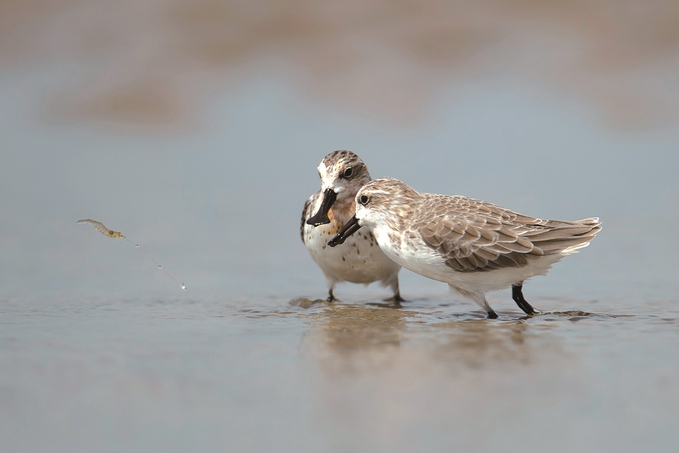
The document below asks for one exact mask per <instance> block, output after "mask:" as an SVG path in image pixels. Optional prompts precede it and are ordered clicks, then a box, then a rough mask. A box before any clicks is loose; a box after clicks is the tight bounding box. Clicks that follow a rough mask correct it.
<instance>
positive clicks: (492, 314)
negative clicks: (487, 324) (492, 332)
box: [488, 310, 497, 319]
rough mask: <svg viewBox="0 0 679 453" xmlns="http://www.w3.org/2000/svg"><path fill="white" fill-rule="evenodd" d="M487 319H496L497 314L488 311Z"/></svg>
mask: <svg viewBox="0 0 679 453" xmlns="http://www.w3.org/2000/svg"><path fill="white" fill-rule="evenodd" d="M488 319H497V313H495V312H494V311H493V310H491V311H489V312H488Z"/></svg>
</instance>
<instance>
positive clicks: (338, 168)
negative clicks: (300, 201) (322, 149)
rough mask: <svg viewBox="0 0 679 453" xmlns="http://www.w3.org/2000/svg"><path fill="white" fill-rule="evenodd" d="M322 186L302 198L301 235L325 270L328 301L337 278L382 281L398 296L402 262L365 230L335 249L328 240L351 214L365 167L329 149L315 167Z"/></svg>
mask: <svg viewBox="0 0 679 453" xmlns="http://www.w3.org/2000/svg"><path fill="white" fill-rule="evenodd" d="M318 173H319V176H320V178H321V190H319V191H318V192H316V193H315V194H313V195H312V196H311V197H309V199H308V200H307V201H306V203H304V209H303V210H302V220H301V223H300V235H301V236H302V242H304V245H306V247H307V249H308V250H309V254H310V255H311V258H312V259H313V260H314V261H315V262H316V264H318V266H319V267H320V268H321V270H322V271H323V274H324V275H325V278H326V282H327V285H328V300H329V301H333V300H335V296H334V288H335V285H336V284H337V283H339V282H351V283H363V284H369V283H372V282H380V283H381V284H382V285H383V286H389V287H390V288H391V289H392V290H393V294H394V300H395V301H396V302H399V301H401V300H402V299H401V296H400V293H399V288H398V272H399V271H400V269H401V266H399V265H398V264H396V263H395V262H393V261H392V260H390V259H389V258H387V256H386V255H385V254H384V253H383V252H382V251H381V250H380V248H379V246H378V245H377V242H376V241H375V238H374V237H373V235H372V234H371V233H370V232H368V231H363V232H362V234H360V235H356V236H354V237H353V238H351V239H352V240H351V241H347V246H346V247H343V248H342V250H340V249H333V248H331V247H328V246H327V243H328V241H329V240H330V239H331V238H332V237H333V236H334V235H335V234H337V232H338V231H339V230H340V229H341V228H342V225H344V224H345V223H346V222H347V221H348V220H349V219H351V217H352V216H353V215H354V213H355V203H354V197H355V195H356V192H358V190H359V189H360V188H361V187H362V186H363V185H364V184H365V183H367V182H369V181H370V180H371V178H370V174H369V173H368V168H367V167H366V165H365V163H364V162H363V161H362V160H361V158H359V157H358V156H357V155H356V154H354V153H352V152H351V151H333V152H331V153H330V154H328V155H327V156H325V158H324V159H323V160H322V161H321V163H320V165H319V166H318Z"/></svg>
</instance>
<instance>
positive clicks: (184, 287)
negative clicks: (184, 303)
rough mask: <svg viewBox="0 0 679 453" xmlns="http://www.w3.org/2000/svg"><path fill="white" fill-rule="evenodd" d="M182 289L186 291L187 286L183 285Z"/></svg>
mask: <svg viewBox="0 0 679 453" xmlns="http://www.w3.org/2000/svg"><path fill="white" fill-rule="evenodd" d="M182 289H183V290H184V291H186V285H185V284H183V283H182Z"/></svg>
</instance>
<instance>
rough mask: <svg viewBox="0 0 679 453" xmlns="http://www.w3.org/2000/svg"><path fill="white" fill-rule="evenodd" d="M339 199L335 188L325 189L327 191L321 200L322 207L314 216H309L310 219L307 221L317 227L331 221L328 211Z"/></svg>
mask: <svg viewBox="0 0 679 453" xmlns="http://www.w3.org/2000/svg"><path fill="white" fill-rule="evenodd" d="M336 199H337V194H336V193H335V191H334V190H332V189H325V192H323V201H322V202H321V207H320V209H319V210H318V212H317V213H316V215H314V216H313V217H309V220H307V221H306V223H308V224H309V225H313V226H315V227H317V226H318V225H325V224H326V223H330V219H329V218H328V211H329V210H330V208H331V207H332V205H333V203H334V202H335V200H336Z"/></svg>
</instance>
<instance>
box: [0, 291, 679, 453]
mask: <svg viewBox="0 0 679 453" xmlns="http://www.w3.org/2000/svg"><path fill="white" fill-rule="evenodd" d="M507 296H508V295H507ZM507 298H508V297H507ZM506 302H510V301H506ZM534 302H535V305H536V306H539V307H541V308H543V309H545V308H546V307H549V312H547V313H545V314H544V315H541V316H536V317H532V318H528V317H526V316H522V315H521V314H520V312H519V311H518V310H517V309H515V307H512V306H511V305H512V304H509V303H506V304H502V302H501V301H499V300H498V301H497V302H495V305H496V306H498V307H499V306H500V305H502V308H501V309H499V310H498V312H499V314H500V319H499V320H494V321H493V320H486V319H484V317H483V315H482V313H481V312H480V311H478V310H475V309H474V308H473V307H472V306H471V304H467V303H455V302H450V301H446V300H435V299H413V300H411V301H409V302H406V303H404V304H403V306H402V307H401V308H392V307H390V306H389V304H387V303H383V302H381V301H380V300H379V299H373V300H372V301H370V300H369V301H368V302H367V303H336V304H328V303H325V302H320V303H317V304H314V305H312V306H311V307H310V308H306V309H305V308H301V307H299V306H295V305H291V304H290V301H289V300H285V299H281V298H272V299H269V300H261V299H260V300H249V301H247V302H236V301H230V300H228V299H226V298H225V299H216V300H206V299H202V298H201V299H195V300H188V301H187V300H181V301H180V300H158V299H147V300H135V299H127V300H125V299H106V298H98V297H93V298H87V299H61V300H59V299H51V300H43V299H36V300H33V301H27V300H18V299H12V298H9V299H4V300H2V301H1V302H0V316H1V319H2V321H1V328H0V345H2V349H1V350H0V369H2V370H3V372H2V385H1V386H0V401H1V403H0V407H1V408H2V409H1V411H0V421H1V422H2V426H3V427H4V428H3V430H2V440H3V444H5V445H11V446H12V451H44V450H50V451H93V450H96V451H121V450H124V451H185V450H187V449H190V450H192V451H214V450H230V451H234V450H235V451H263V450H266V451H291V450H295V451H347V450H354V451H374V450H375V449H377V450H392V451H412V450H429V451H431V450H449V449H456V448H458V449H463V450H471V451H500V450H502V451H536V452H537V451H545V450H549V451H564V452H567V451H582V450H589V451H636V450H638V449H639V448H640V447H641V446H643V447H644V448H650V449H652V450H653V451H673V450H674V447H675V446H676V445H677V441H679V438H678V437H677V433H676V424H677V422H678V421H679V416H678V415H677V410H676V408H677V407H679V385H678V383H677V380H676V376H677V375H678V373H679V362H677V361H676V360H674V357H676V351H677V348H678V347H679V335H677V334H678V332H679V309H677V304H676V301H669V300H668V301H657V302H654V303H652V304H648V305H647V306H646V310H640V308H639V305H638V304H637V303H634V302H630V303H624V302H621V301H619V300H617V301H616V300H598V301H586V300H577V299H563V300H562V299H549V300H540V301H534ZM584 310H587V311H584Z"/></svg>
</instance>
